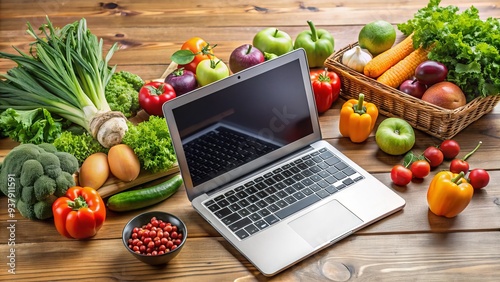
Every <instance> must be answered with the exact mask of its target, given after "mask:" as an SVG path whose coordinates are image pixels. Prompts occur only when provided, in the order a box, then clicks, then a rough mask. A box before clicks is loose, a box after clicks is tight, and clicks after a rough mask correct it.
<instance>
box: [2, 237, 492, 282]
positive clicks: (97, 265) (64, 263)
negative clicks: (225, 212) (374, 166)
mask: <svg viewBox="0 0 500 282" xmlns="http://www.w3.org/2000/svg"><path fill="white" fill-rule="evenodd" d="M188 236H189V235H188ZM478 238H481V239H480V240H478ZM499 243H500V237H499V236H498V231H490V232H459V233H452V234H442V233H427V234H394V235H386V236H372V235H366V236H365V235H353V236H350V237H348V238H346V239H344V240H343V241H341V242H339V243H337V244H336V245H334V246H331V247H328V248H326V249H324V250H322V251H320V252H319V253H317V254H315V255H313V256H311V257H309V258H307V259H305V260H303V261H302V262H299V263H298V264H296V265H294V266H292V267H291V268H290V270H289V271H285V272H282V273H280V274H278V275H276V276H274V277H273V278H272V280H275V281H348V280H350V279H352V280H355V279H359V280H367V281H402V280H403V281H405V280H407V279H408V278H409V277H411V280H412V281H448V279H449V278H450V273H453V274H454V275H455V277H460V279H459V280H460V281H478V279H479V278H480V280H483V281H495V280H496V279H497V278H498V276H499V275H500V254H499V253H498V244H499ZM450 246H460V247H454V248H452V247H450ZM9 249H10V248H9V246H7V245H6V244H2V245H0V253H2V254H4V255H5V256H7V254H9V253H10V250H9ZM354 250H355V251H354ZM462 250H466V251H462ZM5 256H4V261H5ZM47 257H50V258H51V259H50V260H48V259H46V258H47ZM28 258H29V259H28ZM68 266H71V267H70V268H68ZM4 267H5V265H4ZM15 268H16V274H15V275H11V274H9V273H8V272H7V271H2V272H0V280H2V281H7V280H8V279H9V280H10V279H12V278H15V279H16V280H18V281H21V280H22V281H47V280H50V281H56V280H67V279H68V277H71V279H73V280H79V281H80V280H82V279H83V281H125V280H126V281H139V280H140V281H146V280H150V279H153V280H164V279H167V280H182V281H236V280H238V281H258V280H267V279H266V278H265V277H263V276H262V275H261V274H260V273H259V272H258V271H257V270H256V269H255V268H254V267H253V266H252V265H251V264H250V263H249V262H248V261H247V260H245V258H243V257H242V256H241V255H240V254H239V253H238V252H237V251H236V250H235V249H234V248H233V247H232V246H231V245H230V244H229V243H227V242H226V241H225V240H223V239H222V238H219V237H217V238H190V237H188V240H187V242H186V245H185V246H184V248H183V250H182V251H181V253H180V254H179V255H178V256H177V257H176V258H174V259H173V260H172V261H171V262H170V263H169V264H167V265H164V266H150V265H147V264H144V263H142V262H140V261H138V260H137V259H136V258H134V257H133V256H132V255H131V254H129V253H128V252H127V250H126V249H125V247H124V246H123V244H122V242H121V240H120V239H111V240H81V241H77V240H72V241H67V242H64V244H61V243H57V242H52V243H51V242H43V241H41V240H36V241H34V242H29V243H28V242H23V241H21V240H17V239H16V245H15ZM4 269H5V268H4ZM478 273H481V277H479V276H478Z"/></svg>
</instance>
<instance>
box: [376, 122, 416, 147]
mask: <svg viewBox="0 0 500 282" xmlns="http://www.w3.org/2000/svg"><path fill="white" fill-rule="evenodd" d="M375 141H376V142H377V145H378V147H379V148H380V149H381V150H382V151H384V152H385V153H387V154H389V155H402V154H404V153H406V152H408V151H409V150H411V148H413V145H415V132H414V131H413V128H412V127H411V125H410V124H409V123H408V122H407V121H405V120H404V119H401V118H396V117H392V118H387V119H385V120H384V121H382V122H381V123H380V125H379V126H378V128H377V132H376V133H375Z"/></svg>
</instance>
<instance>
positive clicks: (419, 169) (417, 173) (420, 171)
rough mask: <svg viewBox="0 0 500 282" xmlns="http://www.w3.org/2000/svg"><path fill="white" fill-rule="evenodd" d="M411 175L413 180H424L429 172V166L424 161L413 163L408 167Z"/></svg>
mask: <svg viewBox="0 0 500 282" xmlns="http://www.w3.org/2000/svg"><path fill="white" fill-rule="evenodd" d="M410 170H411V173H412V174H413V177H415V178H424V177H426V176H427V175H429V173H430V172H431V166H430V164H429V162H428V161H426V160H418V161H414V162H413V163H412V164H411V166H410Z"/></svg>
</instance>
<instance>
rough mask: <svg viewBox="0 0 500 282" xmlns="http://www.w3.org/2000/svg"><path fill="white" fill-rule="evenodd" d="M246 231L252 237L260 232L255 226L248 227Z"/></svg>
mask: <svg viewBox="0 0 500 282" xmlns="http://www.w3.org/2000/svg"><path fill="white" fill-rule="evenodd" d="M244 230H245V231H246V232H248V234H250V235H251V234H254V233H257V232H259V228H257V226H255V225H254V224H250V225H248V226H247V227H245V229H244Z"/></svg>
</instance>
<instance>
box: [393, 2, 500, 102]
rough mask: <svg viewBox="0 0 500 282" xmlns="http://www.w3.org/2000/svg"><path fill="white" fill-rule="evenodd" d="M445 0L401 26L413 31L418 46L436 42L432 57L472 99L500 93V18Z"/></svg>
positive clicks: (403, 31)
mask: <svg viewBox="0 0 500 282" xmlns="http://www.w3.org/2000/svg"><path fill="white" fill-rule="evenodd" d="M440 2H441V0H430V2H429V3H428V5H427V6H426V7H424V8H422V9H420V10H418V12H417V13H416V14H415V15H414V17H413V18H412V19H410V20H408V21H407V22H405V23H401V24H399V25H398V29H399V30H400V31H401V32H402V33H403V34H405V35H410V34H411V33H413V43H414V46H415V47H419V46H423V47H425V48H427V47H430V46H432V49H431V51H430V53H429V59H431V60H434V61H438V62H441V63H443V64H444V65H446V67H447V68H448V77H447V80H448V81H451V82H453V83H455V84H457V85H458V86H459V87H460V88H461V89H462V91H463V92H464V93H466V95H467V99H468V100H469V101H470V100H472V99H474V98H475V97H485V96H488V95H499V93H500V53H499V50H500V20H499V19H496V18H488V19H486V20H484V21H483V20H481V19H480V17H479V11H478V10H477V9H476V8H475V7H474V6H471V7H470V8H468V9H466V10H464V11H463V12H461V13H460V12H459V8H458V7H456V6H452V5H450V6H447V7H440V6H439V4H440Z"/></svg>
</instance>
